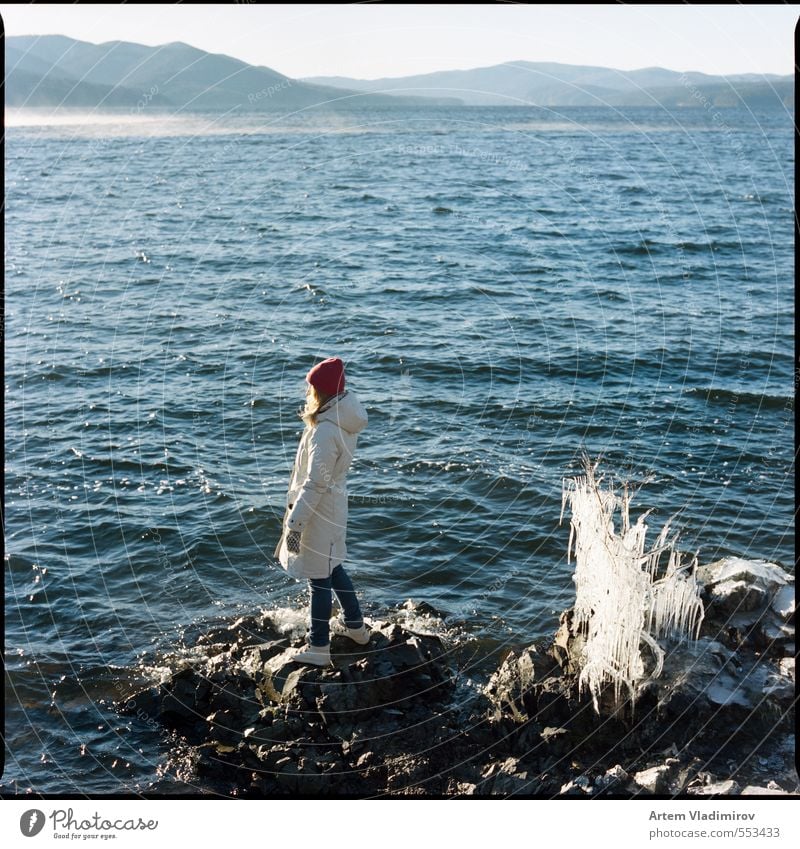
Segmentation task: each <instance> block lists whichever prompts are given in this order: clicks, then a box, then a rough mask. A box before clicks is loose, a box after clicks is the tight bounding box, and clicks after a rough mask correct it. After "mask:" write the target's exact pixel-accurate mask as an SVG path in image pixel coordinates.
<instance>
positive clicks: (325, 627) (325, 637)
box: [308, 563, 364, 646]
mask: <svg viewBox="0 0 800 849" xmlns="http://www.w3.org/2000/svg"><path fill="white" fill-rule="evenodd" d="M308 583H309V584H311V636H310V639H309V642H310V643H311V645H312V646H327V645H328V643H329V642H330V620H331V610H332V608H333V599H332V597H331V590H333V592H335V593H336V598H338V599H339V604H341V606H342V611H343V613H344V624H345V625H347V627H348V628H360V627H361V626H362V625H363V624H364V619H363V618H362V616H361V608H360V607H359V606H358V599H357V598H356V591H355V590H354V589H353V584H352V582H351V580H350V577H349V576H348V574H347V572H345V571H344V567H343V566H342V564H341V563H340V564H339V565H338V566H337V567H336V568H335V569H334V570H333V572H331V574H330V575H329V576H328V577H327V578H309V579H308Z"/></svg>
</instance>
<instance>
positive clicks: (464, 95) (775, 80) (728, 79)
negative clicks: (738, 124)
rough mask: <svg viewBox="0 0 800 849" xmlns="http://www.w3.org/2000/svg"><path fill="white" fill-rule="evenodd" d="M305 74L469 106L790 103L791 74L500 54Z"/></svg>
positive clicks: (330, 83)
mask: <svg viewBox="0 0 800 849" xmlns="http://www.w3.org/2000/svg"><path fill="white" fill-rule="evenodd" d="M304 82H309V83H315V84H317V85H328V86H334V87H338V88H348V89H351V90H353V89H355V90H357V91H365V92H383V93H389V92H391V93H398V94H400V93H402V94H417V95H431V96H436V97H441V96H445V95H448V96H451V97H458V98H459V99H460V100H462V101H463V103H464V104H465V105H470V106H495V105H498V106H499V105H503V106H515V105H520V106H531V105H533V106H554V107H558V106H663V107H668V108H675V107H679V106H701V107H703V108H707V107H705V103H706V102H708V103H709V104H710V105H711V106H715V107H726V106H747V107H749V108H759V107H762V108H767V107H783V108H788V109H792V108H794V77H793V76H792V75H786V76H780V75H778V74H733V75H729V76H712V75H709V74H702V73H699V72H697V71H690V72H686V73H681V72H680V71H670V70H667V69H666V68H641V69H639V70H635V71H618V70H615V69H614V68H600V67H593V66H589V65H563V64H559V63H556V62H523V61H520V62H505V63H504V64H502V65H493V66H491V67H488V68H474V69H472V70H466V71H437V72H435V73H431V74H418V75H416V76H410V77H396V78H383V79H377V80H358V79H351V78H349V77H308V78H304Z"/></svg>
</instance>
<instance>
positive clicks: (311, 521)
mask: <svg viewBox="0 0 800 849" xmlns="http://www.w3.org/2000/svg"><path fill="white" fill-rule="evenodd" d="M306 382H307V383H308V391H307V392H306V405H305V409H304V410H302V411H301V413H300V416H301V418H302V419H303V421H304V422H305V424H306V428H305V430H304V431H303V435H302V438H301V439H300V445H299V446H298V448H297V456H296V458H295V463H294V468H293V469H292V475H291V479H290V481H289V492H288V495H287V499H286V503H287V508H286V515H285V517H284V524H283V536H282V537H281V540H280V542H279V543H278V547H277V548H276V549H275V555H276V556H277V557H278V559H279V560H280V562H281V565H282V566H283V567H284V568H285V569H286V570H287V571H288V572H289V574H290V575H292V576H293V577H295V578H308V580H309V583H310V584H311V616H310V618H311V628H310V633H309V639H308V646H307V647H306V648H305V649H304V650H302V651H300V652H299V653H298V654H296V655H295V657H294V659H295V660H297V661H299V662H301V663H311V664H314V665H316V666H327V665H328V664H329V663H330V662H331V649H330V618H331V607H332V599H331V591H333V592H335V593H336V597H337V598H338V599H339V603H340V605H341V607H342V612H343V619H344V621H343V623H341V625H340V628H339V630H340V631H341V632H342V633H343V634H345V635H346V636H348V637H350V639H351V640H353V641H355V642H356V643H358V644H360V645H366V643H367V642H369V632H368V630H367V628H366V626H365V624H364V619H363V617H362V616H361V609H360V607H359V604H358V599H357V598H356V594H355V590H354V589H353V584H352V583H351V581H350V578H349V576H348V575H347V573H346V572H345V570H344V566H343V565H342V563H343V561H344V560H345V558H346V557H347V546H346V543H345V537H346V532H347V471H348V469H349V468H350V463H351V462H352V460H353V453H354V452H355V448H356V442H357V440H358V434H359V433H360V432H361V431H362V430H364V428H365V427H366V426H367V413H366V410H365V409H364V407H363V406H362V404H361V402H360V401H359V400H358V398H357V397H356V395H355V393H354V392H353V391H352V389H345V385H344V383H345V376H344V364H343V363H342V361H341V360H340V359H339V358H338V357H329V358H328V359H327V360H323V361H322V362H321V363H317V365H315V366H314V367H313V368H312V369H311V371H309V373H308V374H307V375H306Z"/></svg>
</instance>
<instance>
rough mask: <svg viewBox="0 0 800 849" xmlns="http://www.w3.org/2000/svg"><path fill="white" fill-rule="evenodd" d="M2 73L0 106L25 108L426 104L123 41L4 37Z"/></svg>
mask: <svg viewBox="0 0 800 849" xmlns="http://www.w3.org/2000/svg"><path fill="white" fill-rule="evenodd" d="M5 73H6V80H5V82H6V105H7V106H25V107H31V108H34V107H39V106H47V107H53V106H70V107H72V106H84V107H90V108H99V109H103V108H119V107H128V108H130V109H137V110H140V111H143V110H144V109H148V110H154V109H168V110H171V111H175V110H180V111H183V112H191V111H207V110H211V111H226V112H227V111H234V112H242V111H253V110H258V111H262V110H294V109H302V108H306V107H309V106H319V105H322V104H326V105H328V106H331V107H334V108H347V107H350V106H362V107H363V106H408V105H418V104H420V103H421V104H424V105H430V103H431V102H430V99H429V98H427V97H425V98H421V97H412V98H405V97H396V96H392V95H384V94H366V95H365V94H364V93H363V92H359V91H346V90H342V89H340V88H330V87H328V86H323V85H318V84H315V83H305V82H301V81H299V80H293V79H291V78H289V77H286V76H284V75H283V74H280V73H278V72H277V71H274V70H272V69H271V68H266V67H260V66H259V67H257V66H254V65H248V64H247V63H246V62H242V61H240V60H239V59H234V58H232V57H230V56H223V55H219V54H213V53H207V52H206V51H204V50H199V49H197V48H196V47H191V46H190V45H188V44H183V43H181V42H174V43H172V44H164V45H160V46H158V47H147V46H146V45H143V44H133V43H130V42H124V41H110V42H106V43H105V44H90V43H88V42H85V41H77V40H75V39H72V38H67V37H66V36H62V35H48V36H12V37H10V38H7V39H6V60H5ZM438 102H450V103H458V102H459V101H457V100H454V99H447V98H442V99H441V100H440V101H438Z"/></svg>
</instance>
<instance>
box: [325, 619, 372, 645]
mask: <svg viewBox="0 0 800 849" xmlns="http://www.w3.org/2000/svg"><path fill="white" fill-rule="evenodd" d="M333 631H334V633H335V634H341V635H342V636H343V637H349V638H350V639H351V640H352V641H353V642H354V643H358V644H359V645H360V646H365V645H366V644H367V643H368V642H369V638H370V636H371V632H370V630H369V628H367V626H366V625H362V626H361V627H360V628H348V627H347V625H345V623H344V621H343V620H342V619H337V620H336V622H334V626H333Z"/></svg>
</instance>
